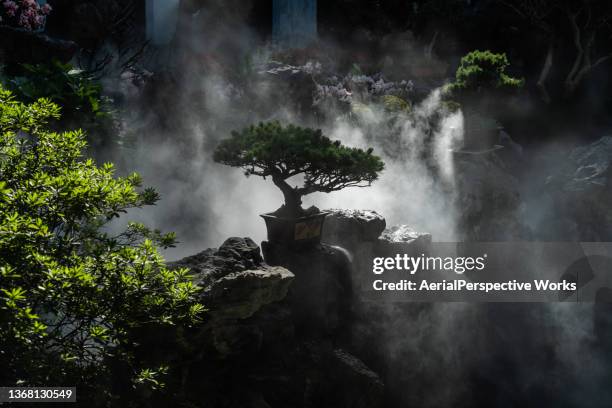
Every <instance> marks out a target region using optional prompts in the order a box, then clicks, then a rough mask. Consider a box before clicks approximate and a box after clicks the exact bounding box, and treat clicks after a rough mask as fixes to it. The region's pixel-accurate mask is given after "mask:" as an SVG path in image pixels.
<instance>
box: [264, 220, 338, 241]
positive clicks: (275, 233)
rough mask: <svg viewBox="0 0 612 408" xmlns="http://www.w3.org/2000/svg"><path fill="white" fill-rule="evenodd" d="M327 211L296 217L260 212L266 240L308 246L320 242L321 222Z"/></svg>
mask: <svg viewBox="0 0 612 408" xmlns="http://www.w3.org/2000/svg"><path fill="white" fill-rule="evenodd" d="M328 214H329V212H319V213H315V214H312V215H307V216H304V217H298V218H288V217H279V216H277V215H275V214H274V213H267V214H261V215H260V216H261V217H262V218H263V219H264V220H265V222H266V228H267V229H268V241H269V242H271V243H274V244H281V245H286V246H309V245H315V244H318V243H320V242H321V235H322V232H323V222H324V221H325V217H326V216H327V215H328Z"/></svg>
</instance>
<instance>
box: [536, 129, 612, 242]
mask: <svg viewBox="0 0 612 408" xmlns="http://www.w3.org/2000/svg"><path fill="white" fill-rule="evenodd" d="M568 158H569V160H566V161H565V162H564V165H563V166H562V168H561V169H559V170H557V171H556V172H554V173H553V174H552V175H551V176H550V177H549V178H548V179H547V180H546V184H545V186H543V187H544V188H543V189H542V192H543V193H545V194H546V195H547V197H548V202H549V203H552V204H551V207H552V208H551V211H550V215H549V216H548V217H546V219H545V220H544V221H543V223H544V224H543V226H541V227H540V228H541V229H545V230H550V231H552V234H554V236H551V237H547V238H549V239H565V240H568V239H571V240H579V241H609V240H611V239H612V213H611V212H610V206H611V205H612V136H605V137H602V138H601V139H599V140H597V141H595V142H593V143H591V144H589V145H586V146H581V147H577V148H575V149H573V150H572V151H571V152H570V154H569V156H568Z"/></svg>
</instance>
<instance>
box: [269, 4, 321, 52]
mask: <svg viewBox="0 0 612 408" xmlns="http://www.w3.org/2000/svg"><path fill="white" fill-rule="evenodd" d="M272 32H273V33H272V34H273V38H274V41H275V42H276V43H277V44H279V45H281V46H283V47H288V48H300V47H305V46H307V45H309V44H310V43H312V42H313V41H315V40H316V39H317V0H274V3H273V17H272Z"/></svg>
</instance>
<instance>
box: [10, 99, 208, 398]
mask: <svg viewBox="0 0 612 408" xmlns="http://www.w3.org/2000/svg"><path fill="white" fill-rule="evenodd" d="M57 118H59V107H58V106H57V105H55V104H53V103H51V102H50V101H49V100H47V99H39V100H37V101H36V102H34V103H32V104H23V103H21V102H18V101H16V100H15V99H14V98H13V95H12V94H11V93H10V92H9V91H6V90H4V89H2V88H1V87H0V351H1V352H0V362H1V365H2V368H3V369H2V374H0V378H1V381H0V383H2V384H3V385H22V386H41V385H49V384H76V385H77V386H79V387H80V390H81V392H80V395H79V399H80V401H83V400H84V399H86V398H88V397H89V398H92V399H95V398H96V396H97V397H99V398H101V400H100V401H106V400H108V398H109V397H110V394H111V393H110V385H109V381H110V379H111V378H112V377H113V375H114V376H115V380H120V379H125V380H126V381H129V380H130V379H131V380H133V381H134V384H135V385H136V384H147V385H151V386H153V387H158V386H159V385H160V381H161V379H160V376H159V374H161V373H163V372H164V371H165V370H166V368H165V367H164V363H163V362H159V361H158V362H155V365H154V366H151V365H149V364H152V363H150V362H146V361H141V360H140V359H138V358H137V357H136V355H137V351H138V350H139V349H140V348H142V347H143V345H142V344H138V343H137V342H135V341H134V333H135V332H136V331H137V330H140V329H142V328H145V327H149V326H151V325H160V326H162V327H171V326H172V325H173V324H178V323H182V324H187V325H189V324H192V323H194V322H195V321H197V319H198V317H199V315H200V313H201V312H202V311H203V307H202V305H200V304H198V303H197V301H196V295H197V292H198V287H196V286H195V285H194V284H193V283H192V281H191V278H190V275H189V274H188V272H187V271H186V270H182V269H181V270H169V269H167V268H166V267H165V264H164V260H163V259H162V257H161V256H160V254H159V253H158V250H157V246H162V247H168V246H171V245H173V244H174V236H173V234H165V235H164V234H161V233H159V232H158V231H151V230H149V229H147V228H146V227H145V226H144V225H140V224H129V226H128V228H127V229H126V230H125V231H124V232H123V233H121V234H119V235H116V236H111V235H109V234H108V233H106V232H103V230H102V229H101V228H102V227H103V226H104V225H105V224H107V223H108V222H109V221H111V220H112V219H114V218H116V217H118V216H119V215H120V214H121V213H124V212H126V210H127V209H129V208H140V207H143V206H147V205H152V204H154V203H155V202H156V201H157V199H158V196H157V193H156V192H155V191H154V190H152V189H148V188H147V189H144V190H142V191H139V190H138V187H139V186H140V184H141V180H140V177H139V176H138V175H136V174H134V175H131V176H129V177H116V176H115V175H114V170H113V166H112V165H111V164H105V165H103V166H101V167H98V166H97V165H96V164H94V162H93V161H92V160H91V159H86V158H84V157H83V156H82V151H83V149H85V147H86V142H85V137H84V134H83V133H82V132H81V131H71V132H63V133H56V132H52V131H49V130H48V122H49V120H50V119H57ZM116 366H120V367H121V370H125V372H119V373H118V372H113V370H112V367H116ZM128 388H130V387H128ZM96 391H98V392H100V393H102V394H96ZM100 401H98V402H100Z"/></svg>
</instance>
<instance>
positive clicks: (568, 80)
mask: <svg viewBox="0 0 612 408" xmlns="http://www.w3.org/2000/svg"><path fill="white" fill-rule="evenodd" d="M498 2H499V3H501V4H502V5H504V6H506V7H507V8H508V9H509V10H511V11H513V12H514V14H515V15H516V16H518V17H519V18H520V19H521V20H523V21H525V22H526V23H528V24H529V25H530V26H532V27H534V28H536V29H537V30H538V31H540V32H541V33H543V34H544V36H545V38H546V43H547V44H546V52H545V56H544V58H542V61H543V64H542V69H541V71H540V75H539V77H538V80H537V87H538V89H539V91H540V95H541V97H542V100H543V101H545V102H547V103H550V102H551V101H552V96H551V94H550V91H549V85H550V84H549V82H550V77H551V75H552V73H553V71H554V70H560V71H562V77H563V84H562V88H563V92H562V94H563V95H564V96H565V97H571V96H572V95H574V94H575V92H576V90H577V89H578V87H579V86H580V84H581V83H583V81H584V80H585V78H586V77H587V76H588V75H589V74H590V73H591V72H592V71H593V70H594V69H595V68H597V67H599V66H600V65H602V64H604V63H606V62H608V61H609V60H610V59H611V58H612V47H611V46H610V39H612V25H611V23H612V7H610V4H609V2H608V1H603V0H579V1H557V0H528V1H524V0H498ZM565 50H573V56H572V57H571V58H570V59H569V61H570V64H571V65H570V66H565V65H564V64H563V60H562V58H557V57H556V55H555V53H556V52H559V51H561V52H564V51H565Z"/></svg>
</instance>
